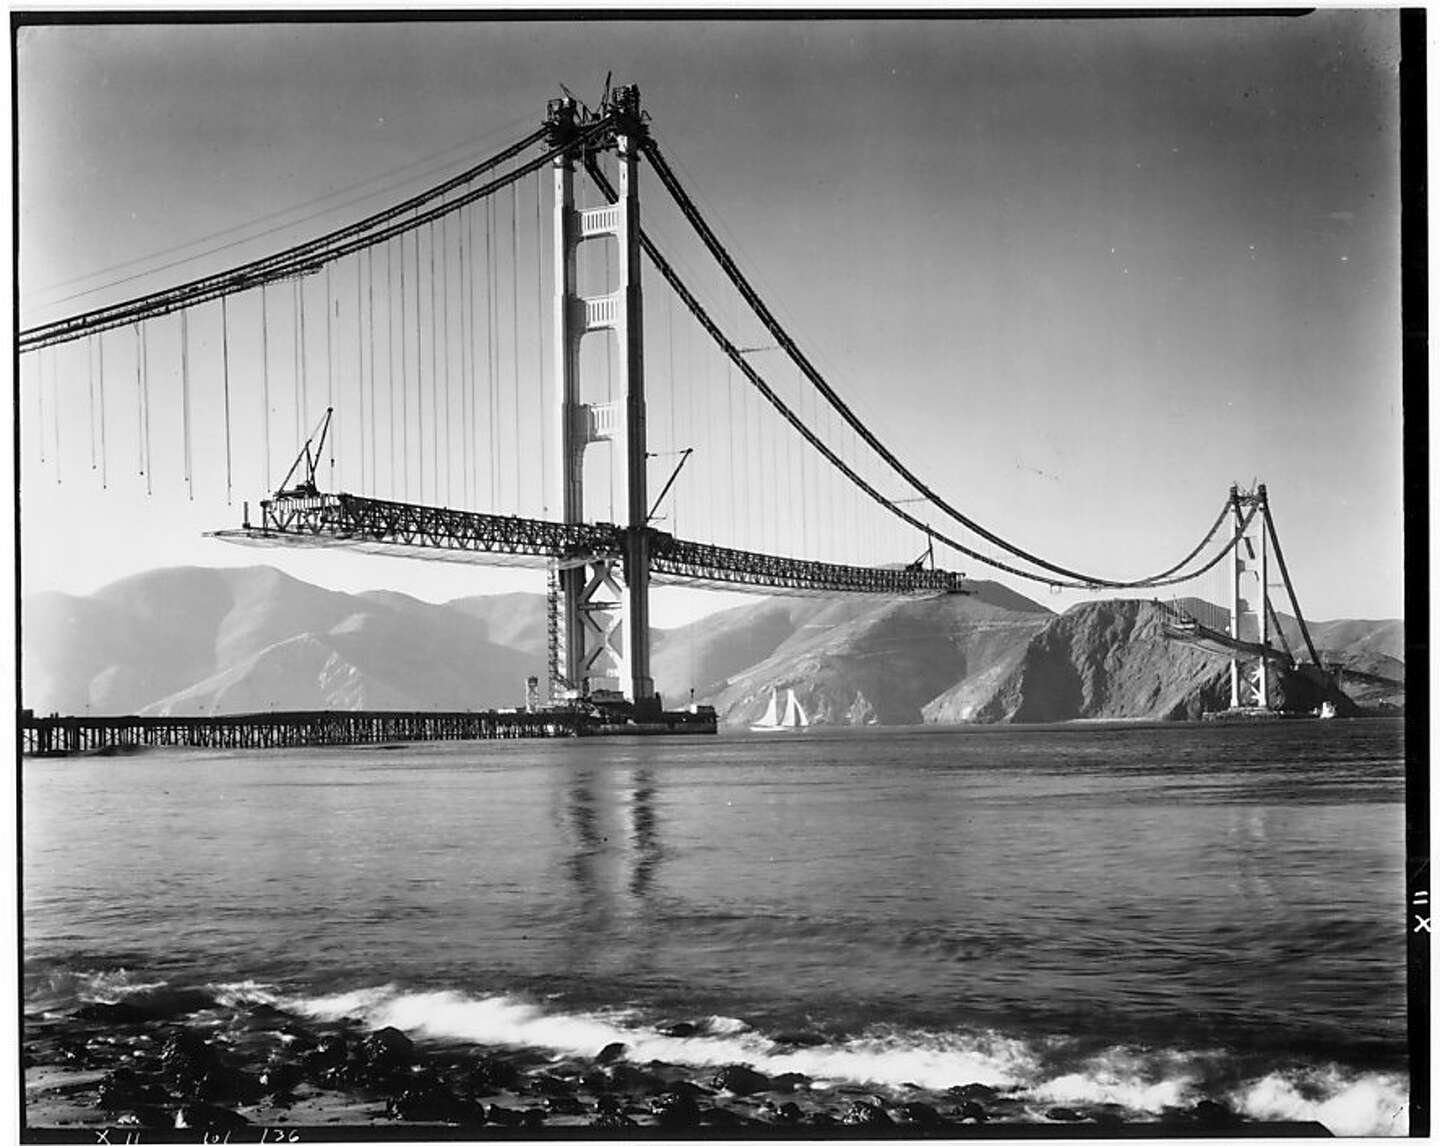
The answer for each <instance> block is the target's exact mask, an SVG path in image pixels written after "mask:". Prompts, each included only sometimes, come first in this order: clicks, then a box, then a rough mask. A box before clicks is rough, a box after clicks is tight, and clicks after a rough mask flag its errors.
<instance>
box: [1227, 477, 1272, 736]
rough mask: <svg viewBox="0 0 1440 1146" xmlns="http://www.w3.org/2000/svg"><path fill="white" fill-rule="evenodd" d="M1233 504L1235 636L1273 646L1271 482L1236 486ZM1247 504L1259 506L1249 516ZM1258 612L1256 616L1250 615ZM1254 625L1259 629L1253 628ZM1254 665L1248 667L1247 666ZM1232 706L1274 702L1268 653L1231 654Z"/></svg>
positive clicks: (1232, 622)
mask: <svg viewBox="0 0 1440 1146" xmlns="http://www.w3.org/2000/svg"><path fill="white" fill-rule="evenodd" d="M1230 505H1231V510H1232V512H1233V514H1234V534H1235V544H1234V546H1233V547H1232V548H1231V550H1230V589H1231V593H1230V636H1231V637H1232V638H1233V639H1234V640H1236V641H1248V642H1253V643H1254V644H1257V645H1261V646H1263V647H1265V648H1269V647H1270V609H1269V606H1268V601H1267V594H1268V592H1269V575H1270V569H1269V564H1270V555H1269V545H1268V540H1269V539H1268V530H1267V527H1266V520H1267V518H1266V514H1265V486H1264V484H1263V483H1261V484H1259V485H1257V486H1256V487H1255V490H1254V492H1252V493H1242V492H1241V491H1240V488H1239V486H1236V485H1232V486H1231V487H1230ZM1247 509H1253V510H1254V511H1255V512H1254V513H1253V514H1251V515H1250V517H1249V521H1248V524H1247V522H1246V511H1247ZM1250 617H1253V618H1254V621H1253V622H1251V621H1249V620H1247V618H1250ZM1252 629H1253V630H1254V631H1253V632H1252V631H1251V630H1252ZM1247 670H1248V671H1247ZM1230 707H1231V708H1233V709H1239V708H1269V707H1270V668H1269V662H1268V660H1267V658H1266V657H1264V656H1260V657H1255V658H1253V661H1251V660H1248V659H1247V658H1243V657H1241V655H1240V654H1239V653H1238V652H1235V653H1232V655H1231V657H1230Z"/></svg>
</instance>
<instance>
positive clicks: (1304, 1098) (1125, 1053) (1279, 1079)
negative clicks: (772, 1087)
mask: <svg viewBox="0 0 1440 1146" xmlns="http://www.w3.org/2000/svg"><path fill="white" fill-rule="evenodd" d="M251 986H252V988H253V990H254V991H255V993H256V995H257V996H258V995H260V994H264V992H263V990H262V989H261V988H259V987H258V986H255V985H251ZM264 1001H268V1002H274V1004H275V1005H277V1006H282V1007H285V1008H286V1009H289V1010H292V1011H295V1012H296V1013H299V1014H303V1015H306V1016H309V1017H311V1018H313V1019H318V1020H322V1021H338V1020H340V1019H351V1020H358V1021H360V1022H361V1023H363V1024H364V1025H366V1026H369V1027H371V1028H379V1027H386V1026H393V1027H397V1028H399V1029H400V1030H403V1031H407V1032H409V1033H410V1034H412V1035H415V1036H418V1037H422V1038H431V1039H437V1040H447V1041H460V1042H473V1043H477V1044H482V1045H490V1046H505V1047H512V1048H517V1049H518V1048H527V1049H535V1050H543V1051H546V1052H549V1053H553V1054H556V1055H557V1056H578V1057H589V1056H593V1055H595V1054H596V1053H598V1052H599V1051H600V1050H601V1048H603V1047H605V1046H607V1045H609V1044H611V1043H623V1044H625V1045H626V1046H627V1047H628V1048H629V1052H628V1053H629V1057H630V1058H631V1059H632V1060H634V1061H637V1062H646V1061H650V1060H658V1061H662V1062H667V1063H673V1064H675V1065H678V1066H692V1067H709V1066H717V1067H718V1066H723V1065H727V1064H731V1063H745V1064H747V1065H749V1066H752V1067H754V1068H755V1069H757V1070H761V1071H764V1072H766V1073H768V1074H771V1075H776V1074H782V1073H786V1072H791V1071H793V1072H798V1073H800V1074H804V1075H807V1076H809V1077H810V1078H811V1079H813V1080H815V1083H816V1085H817V1087H829V1086H835V1085H844V1084H852V1085H861V1086H872V1087H877V1088H889V1089H893V1090H895V1091H897V1092H898V1091H901V1090H902V1089H904V1088H906V1087H910V1086H919V1087H921V1088H923V1089H926V1090H932V1091H940V1092H943V1091H945V1090H946V1089H948V1088H950V1087H953V1086H960V1085H965V1084H975V1083H978V1084H981V1085H984V1086H988V1087H992V1088H994V1089H996V1090H997V1091H1000V1092H1002V1093H1004V1094H1005V1095H1006V1096H1007V1097H1009V1098H1013V1099H1015V1100H1017V1101H1019V1102H1021V1103H1024V1104H1026V1105H1027V1106H1029V1107H1031V1108H1032V1110H1033V1111H1034V1112H1035V1115H1034V1116H1036V1117H1041V1116H1043V1114H1042V1112H1043V1110H1044V1109H1045V1108H1046V1107H1050V1106H1055V1105H1063V1106H1071V1107H1086V1106H1090V1107H1097V1106H1110V1107H1112V1108H1114V1107H1119V1108H1123V1109H1124V1110H1126V1111H1128V1112H1130V1113H1131V1114H1132V1116H1140V1117H1153V1116H1156V1115H1159V1114H1161V1113H1162V1112H1164V1111H1166V1110H1173V1109H1178V1108H1185V1107H1188V1106H1192V1105H1193V1104H1194V1103H1196V1102H1198V1101H1200V1100H1201V1099H1205V1098H1209V1099H1211V1100H1214V1101H1222V1102H1225V1103H1226V1104H1228V1105H1229V1106H1230V1107H1232V1108H1233V1109H1234V1110H1236V1111H1237V1112H1238V1113H1240V1114H1242V1115H1244V1116H1246V1117H1249V1118H1254V1119H1257V1120H1302V1121H1317V1122H1320V1123H1321V1124H1323V1125H1324V1126H1325V1127H1327V1128H1328V1129H1329V1130H1331V1131H1332V1132H1334V1133H1337V1134H1345V1135H1403V1134H1405V1133H1407V1131H1408V1101H1409V1100H1408V1093H1407V1087H1406V1081H1405V1079H1404V1078H1403V1077H1401V1076H1398V1075H1394V1074H1384V1073H1376V1072H1346V1071H1344V1070H1342V1069H1341V1068H1340V1067H1338V1066H1325V1067H1296V1068H1293V1069H1275V1070H1267V1071H1266V1072H1265V1073H1263V1074H1257V1075H1256V1076H1255V1077H1250V1078H1243V1079H1242V1081H1239V1082H1236V1081H1234V1080H1235V1078H1236V1074H1235V1067H1236V1064H1235V1063H1234V1062H1233V1061H1232V1060H1230V1059H1229V1057H1228V1056H1227V1055H1225V1054H1224V1053H1223V1052H1219V1051H1212V1050H1191V1051H1186V1050H1176V1049H1153V1048H1137V1047H1128V1046H1117V1047H1110V1048H1106V1049H1103V1050H1099V1051H1094V1050H1089V1051H1086V1052H1083V1053H1082V1052H1080V1051H1078V1050H1073V1049H1072V1048H1071V1040H1068V1039H1065V1038H1058V1037H1057V1038H1053V1039H1029V1040H1026V1039H1021V1038H1017V1037H1014V1036H1011V1035H1006V1034H1003V1033H1000V1032H997V1031H992V1030H973V1031H919V1030H895V1029H876V1030H871V1031H868V1032H866V1033H864V1034H861V1035H858V1036H853V1037H849V1038H845V1039H843V1040H839V1041H836V1042H832V1043H824V1044H821V1045H818V1046H801V1047H797V1046H793V1045H790V1044H788V1043H782V1042H779V1041H776V1040H773V1039H771V1038H769V1037H767V1036H766V1035H765V1034H764V1033H762V1032H760V1031H757V1030H754V1029H752V1028H750V1027H749V1026H748V1025H747V1024H745V1023H744V1022H743V1021H741V1020H739V1019H734V1018H729V1017H726V1016H718V1015H716V1016H711V1017H709V1018H708V1019H703V1020H700V1021H699V1022H698V1023H697V1025H696V1028H695V1033H694V1034H685V1035H670V1034H666V1033H664V1032H663V1031H661V1030H658V1029H656V1028H655V1027H653V1026H646V1025H644V1023H643V1020H642V1017H641V1016H640V1014H639V1013H638V1012H637V1011H635V1010H633V1009H626V1010H609V1011H605V1010H601V1011H590V1012H570V1011H564V1010H559V1009H554V1008H551V1007H547V1006H545V1005H543V1004H539V1003H535V1002H530V1001H527V1000H525V999H520V998H517V997H514V996H509V995H488V996H473V995H468V994H465V993H463V992H459V991H406V990H402V989H400V988H399V987H397V986H395V985H386V986H377V987H366V988H361V989H357V990H352V991H346V992H342V993H337V994H331V995H321V996H314V997H300V998H275V997H274V996H267V997H266V999H265V1000H264ZM1227 1077H1228V1079H1229V1081H1227V1082H1223V1083H1222V1082H1221V1081H1220V1080H1221V1079H1222V1078H1227Z"/></svg>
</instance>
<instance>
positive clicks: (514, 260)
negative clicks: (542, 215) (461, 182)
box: [510, 183, 521, 513]
mask: <svg viewBox="0 0 1440 1146" xmlns="http://www.w3.org/2000/svg"><path fill="white" fill-rule="evenodd" d="M519 217H520V184H519V183H512V184H510V366H511V371H510V373H511V375H512V377H513V378H514V381H515V401H514V406H515V409H514V414H515V436H514V438H512V439H511V446H512V448H513V449H514V451H515V500H514V503H513V504H512V505H511V509H513V510H514V511H515V512H516V513H519V512H520V508H521V501H520V247H519V239H518V237H517V231H518V229H517V226H516V223H517V221H518V219H519Z"/></svg>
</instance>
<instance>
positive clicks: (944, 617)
mask: <svg viewBox="0 0 1440 1146" xmlns="http://www.w3.org/2000/svg"><path fill="white" fill-rule="evenodd" d="M972 588H973V589H974V590H975V592H974V595H973V596H964V597H931V598H925V599H921V600H904V599H902V600H881V601H866V600H863V599H862V600H859V601H856V600H853V599H852V600H844V601H823V600H815V601H812V600H798V601H791V602H787V603H785V604H783V605H782V604H781V603H780V602H767V603H766V605H765V607H759V606H752V607H751V608H750V609H749V610H737V611H736V612H739V613H741V614H742V615H741V616H739V617H722V618H706V620H707V621H710V622H714V623H715V627H714V629H712V630H711V631H709V632H707V633H706V634H705V640H704V641H703V642H702V643H700V648H701V649H702V650H703V651H704V652H706V653H709V654H710V656H709V658H708V659H702V658H700V657H697V663H698V664H700V665H703V666H704V670H708V671H700V672H697V673H696V674H695V679H696V680H697V681H700V682H701V683H700V684H699V685H697V687H696V693H697V698H699V699H702V700H704V701H706V702H708V703H711V704H714V705H715V707H716V709H717V711H718V712H719V713H720V716H721V719H722V720H724V721H726V722H728V723H734V724H745V723H749V722H750V721H752V720H755V719H757V718H758V717H759V716H760V715H761V713H762V712H763V711H764V709H765V706H766V704H767V703H768V701H769V697H770V690H771V689H772V688H781V689H783V688H793V689H794V690H795V693H796V695H797V696H798V697H799V699H800V701H801V703H802V704H803V705H804V706H805V709H806V712H807V713H808V714H809V715H810V718H811V719H812V720H813V721H818V722H822V723H829V724H918V723H920V721H921V719H922V709H923V708H924V706H925V704H926V703H927V702H928V701H929V700H930V699H931V698H932V697H934V696H936V695H937V694H938V693H940V692H942V691H944V690H945V689H946V688H947V687H949V686H951V685H952V684H953V683H954V682H955V681H957V680H963V679H970V678H972V677H975V676H983V675H985V674H987V673H991V672H993V671H994V669H995V666H996V665H997V664H998V663H1003V662H1004V661H1005V659H1006V658H1007V657H1008V656H1009V655H1011V653H1012V652H1013V650H1016V649H1018V648H1020V647H1023V646H1024V644H1025V642H1026V641H1027V640H1028V639H1029V638H1030V636H1031V635H1032V634H1033V633H1034V632H1036V631H1037V630H1039V629H1040V628H1042V627H1043V626H1044V625H1045V624H1046V623H1047V622H1048V621H1049V620H1050V618H1051V617H1052V616H1053V614H1051V613H1050V612H1049V611H1048V610H1046V609H1044V608H1043V607H1042V606H1039V605H1036V604H1035V603H1034V602H1032V601H1028V600H1026V599H1025V598H1022V597H1018V595H1016V594H1012V593H1010V592H1009V591H1008V590H1005V589H1003V588H1002V587H1000V586H991V585H988V584H987V583H983V582H982V583H977V584H974V585H972ZM1017 605H1018V606H1019V607H1018V608H1017V607H1016V606H1017ZM701 624H704V622H701ZM717 630H718V631H717ZM726 637H729V638H730V640H729V641H727V640H726V639H725V638H726ZM686 648H687V643H686V640H685V631H684V630H678V631H677V632H676V633H674V634H673V635H672V637H671V638H670V641H669V642H668V647H667V653H669V654H670V655H671V656H674V657H679V656H682V655H683V654H684V652H685V650H686ZM747 661H748V663H747ZM658 673H659V668H658V667H657V676H658Z"/></svg>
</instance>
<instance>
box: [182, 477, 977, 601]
mask: <svg viewBox="0 0 1440 1146" xmlns="http://www.w3.org/2000/svg"><path fill="white" fill-rule="evenodd" d="M260 512H261V517H260V522H259V524H258V525H251V524H250V523H249V522H248V521H247V522H246V523H245V525H244V527H243V528H241V529H230V530H217V531H215V532H213V533H210V534H208V535H207V536H210V537H215V538H218V539H220V540H222V541H229V542H233V543H236V544H241V545H262V546H298V547H317V548H335V547H341V548H347V549H352V550H357V551H360V552H366V553H376V554H386V555H390V556H403V557H411V558H415V557H419V558H425V559H429V560H433V561H456V562H464V563H469V564H481V565H498V566H520V567H522V568H544V567H546V566H548V565H549V564H550V563H552V562H558V563H559V564H561V565H562V566H563V565H566V564H569V563H579V562H583V561H585V560H587V559H589V558H593V557H596V556H610V557H619V556H621V555H622V554H623V552H624V535H625V531H624V530H623V529H621V528H620V527H619V526H615V525H611V524H608V523H604V522H600V523H587V524H565V523H563V522H556V521H545V520H542V519H538V518H529V517H516V516H507V515H500V514H489V513H473V512H470V511H467V510H457V509H448V508H443V507H438V506H424V505H415V504H411V503H408V502H394V501H382V500H380V499H377V498H367V497H359V496H357V495H355V494H347V493H339V494H303V495H289V494H279V495H276V496H275V497H274V498H270V499H268V500H266V501H263V502H261V503H260ZM651 533H652V542H651V552H652V558H651V568H652V574H653V578H654V580H655V581H656V582H659V583H664V584H671V585H688V586H691V587H694V588H705V589H726V590H734V591H740V592H746V591H748V592H756V593H766V594H781V595H802V596H820V595H848V594H867V595H877V594H878V595H890V596H910V595H917V594H938V593H963V592H964V588H963V576H962V575H961V574H959V573H949V572H946V571H944V570H938V569H906V568H880V567H875V566H865V565H843V564H836V563H831V562H824V561H806V560H803V559H800V558H795V557H782V556H778V555H775V554H769V553H756V552H753V551H750V550H744V549H730V548H727V547H725V546H718V545H707V544H703V543H701V542H695V541H686V540H684V539H682V538H677V537H674V536H672V535H671V534H668V533H662V532H660V531H658V530H652V531H651Z"/></svg>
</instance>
